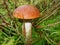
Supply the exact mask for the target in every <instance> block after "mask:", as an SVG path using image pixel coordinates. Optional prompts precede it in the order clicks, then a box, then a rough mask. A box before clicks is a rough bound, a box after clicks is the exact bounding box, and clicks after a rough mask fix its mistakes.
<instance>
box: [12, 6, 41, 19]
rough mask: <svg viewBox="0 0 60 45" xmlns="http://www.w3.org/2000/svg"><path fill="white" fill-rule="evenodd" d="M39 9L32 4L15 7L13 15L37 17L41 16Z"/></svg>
mask: <svg viewBox="0 0 60 45" xmlns="http://www.w3.org/2000/svg"><path fill="white" fill-rule="evenodd" d="M39 14H40V13H39V10H38V9H37V8H36V7H34V6H32V5H23V6H20V7H18V8H16V9H15V11H14V12H13V16H14V17H16V18H20V19H35V18H38V17H40V15H39Z"/></svg>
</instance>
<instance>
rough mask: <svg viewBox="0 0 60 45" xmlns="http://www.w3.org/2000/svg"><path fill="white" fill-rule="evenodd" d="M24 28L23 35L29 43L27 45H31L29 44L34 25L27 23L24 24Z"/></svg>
mask: <svg viewBox="0 0 60 45" xmlns="http://www.w3.org/2000/svg"><path fill="white" fill-rule="evenodd" d="M23 25H24V26H22V28H24V29H22V31H23V34H24V35H25V40H26V43H28V44H27V45H30V44H29V43H30V42H31V28H32V24H31V22H25V23H24V24H23Z"/></svg>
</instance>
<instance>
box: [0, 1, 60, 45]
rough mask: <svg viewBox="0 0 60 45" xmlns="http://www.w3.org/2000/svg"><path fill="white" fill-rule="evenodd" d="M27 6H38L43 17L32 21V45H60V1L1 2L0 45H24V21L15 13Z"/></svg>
mask: <svg viewBox="0 0 60 45" xmlns="http://www.w3.org/2000/svg"><path fill="white" fill-rule="evenodd" d="M25 4H30V5H34V6H36V7H37V8H38V9H39V11H40V15H41V17H40V18H38V19H35V20H32V23H34V24H33V28H32V45H60V0H0V45H24V44H25V42H24V39H25V38H24V36H23V35H22V29H21V26H22V21H21V20H20V19H17V18H14V17H13V11H14V10H15V9H16V8H17V7H19V6H21V5H25Z"/></svg>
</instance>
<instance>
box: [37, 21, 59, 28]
mask: <svg viewBox="0 0 60 45" xmlns="http://www.w3.org/2000/svg"><path fill="white" fill-rule="evenodd" d="M57 24H60V21H59V22H55V23H53V24H48V25H47V26H37V27H36V28H46V27H51V26H55V25H57Z"/></svg>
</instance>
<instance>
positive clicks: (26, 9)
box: [13, 5, 40, 45]
mask: <svg viewBox="0 0 60 45" xmlns="http://www.w3.org/2000/svg"><path fill="white" fill-rule="evenodd" d="M13 16H14V17H16V18H19V19H21V20H23V24H22V33H23V35H24V36H25V41H26V45H31V30H32V23H31V20H32V19H33V20H34V19H35V18H38V17H40V15H39V10H38V9H37V8H36V7H35V6H33V5H22V6H20V7H18V8H16V9H15V11H14V12H13Z"/></svg>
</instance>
